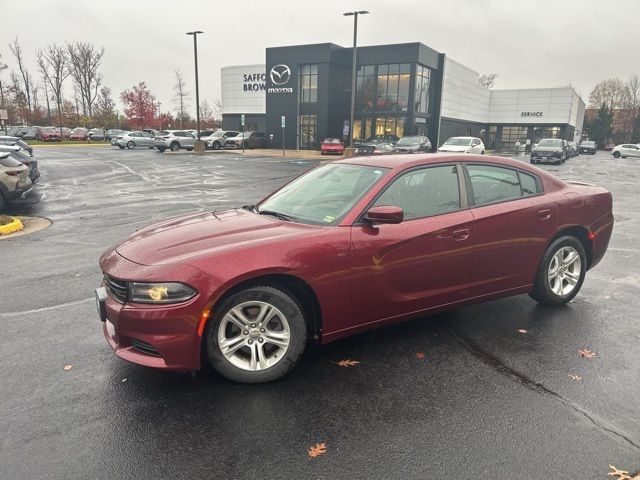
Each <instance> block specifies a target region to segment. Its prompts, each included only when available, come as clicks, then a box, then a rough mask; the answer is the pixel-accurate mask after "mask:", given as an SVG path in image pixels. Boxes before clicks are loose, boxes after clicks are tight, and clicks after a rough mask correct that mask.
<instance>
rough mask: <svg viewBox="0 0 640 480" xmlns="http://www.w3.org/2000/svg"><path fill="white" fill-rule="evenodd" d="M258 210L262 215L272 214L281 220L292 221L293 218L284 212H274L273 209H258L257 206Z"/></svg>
mask: <svg viewBox="0 0 640 480" xmlns="http://www.w3.org/2000/svg"><path fill="white" fill-rule="evenodd" d="M256 210H257V212H258V213H259V214H260V215H271V216H273V217H276V218H279V219H280V220H284V221H285V222H290V221H292V220H293V217H291V216H289V215H285V214H284V213H280V212H274V211H272V210H258V209H257V208H256Z"/></svg>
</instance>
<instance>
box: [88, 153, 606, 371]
mask: <svg viewBox="0 0 640 480" xmlns="http://www.w3.org/2000/svg"><path fill="white" fill-rule="evenodd" d="M611 208H612V198H611V194H610V193H609V192H608V191H607V190H605V189H603V188H600V187H597V186H594V185H589V184H585V183H578V182H562V181H560V180H558V179H557V178H555V177H553V176H552V175H550V174H548V173H546V172H544V171H543V170H540V169H538V168H536V167H533V166H530V165H527V164H524V163H522V162H520V161H516V160H511V159H508V158H500V157H484V156H483V157H482V158H480V157H478V156H473V155H463V154H435V155H420V156H410V157H409V156H401V155H391V156H384V157H376V158H362V157H361V158H357V159H350V160H342V161H338V162H334V163H329V164H326V165H322V166H320V167H317V168H315V169H313V170H311V171H309V172H307V173H305V174H304V175H302V176H300V177H298V178H297V179H295V180H293V181H292V182H291V183H289V184H287V185H285V186H284V187H282V188H280V189H279V190H277V191H276V192H274V193H273V194H271V195H270V196H268V197H267V198H265V199H264V200H262V201H261V202H260V203H258V204H257V205H247V206H245V207H243V208H238V209H232V210H224V211H216V212H203V213H197V214H193V215H188V216H185V217H180V218H176V219H172V220H167V221H165V222H161V223H157V224H155V225H151V226H149V227H147V228H144V229H142V230H139V231H137V232H135V233H133V234H132V235H131V236H129V237H128V238H126V239H125V240H123V241H122V242H121V243H119V244H117V245H116V246H115V247H114V248H112V249H110V250H108V251H107V252H105V253H104V254H103V255H102V257H101V258H100V267H101V269H102V271H103V272H104V282H103V285H102V286H101V287H100V288H98V289H97V291H96V295H97V302H98V309H99V314H100V318H101V320H102V321H103V322H104V323H103V330H104V335H105V337H106V339H107V341H108V342H109V344H110V345H111V347H112V348H113V349H114V350H115V353H116V355H118V356H119V357H121V358H124V359H125V360H129V361H131V362H135V363H138V364H140V365H145V366H148V367H156V368H163V369H169V370H176V371H195V370H198V369H200V366H201V358H206V359H208V361H209V362H210V363H211V365H212V366H213V367H214V368H215V370H217V371H218V372H219V373H220V374H222V375H223V376H225V377H227V378H229V379H232V380H235V381H239V382H247V383H257V382H267V381H271V380H275V379H277V378H279V377H281V376H282V375H284V374H286V373H287V372H288V371H289V370H290V369H291V368H293V366H294V365H295V364H296V362H297V361H298V359H299V358H300V356H301V354H302V352H303V350H304V348H305V345H306V344H307V343H308V342H309V341H316V342H321V343H326V342H331V341H333V340H336V339H339V338H342V337H345V336H347V335H352V334H354V333H357V332H362V331H365V330H368V329H372V328H376V327H379V326H381V325H388V324H391V323H395V322H399V321H402V320H406V319H410V318H415V317H419V316H424V315H425V314H429V313H432V312H436V311H439V310H444V309H450V308H453V307H456V306H459V305H465V304H470V303H477V302H484V301H487V300H491V299H496V298H500V297H505V296H508V295H516V294H523V293H528V294H529V295H530V296H531V297H532V298H533V299H535V300H536V301H538V302H540V303H543V304H547V305H562V304H565V303H567V302H568V301H570V300H571V299H572V298H573V297H575V295H576V294H577V293H578V291H579V290H580V287H581V286H582V282H583V281H584V277H585V273H586V271H587V270H588V269H590V268H593V267H594V266H595V265H596V264H597V263H598V262H599V261H600V260H601V259H602V257H603V255H604V253H605V251H606V249H607V245H608V243H609V238H610V237H611V232H612V229H613V215H612V213H611ZM202 354H204V355H202Z"/></svg>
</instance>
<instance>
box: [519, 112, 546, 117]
mask: <svg viewBox="0 0 640 480" xmlns="http://www.w3.org/2000/svg"><path fill="white" fill-rule="evenodd" d="M520 116H521V117H541V116H542V112H520Z"/></svg>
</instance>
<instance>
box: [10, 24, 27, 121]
mask: <svg viewBox="0 0 640 480" xmlns="http://www.w3.org/2000/svg"><path fill="white" fill-rule="evenodd" d="M9 50H11V53H13V56H14V57H15V58H16V62H18V70H20V75H22V82H23V84H24V92H25V95H26V98H27V108H28V110H29V115H31V111H32V110H31V90H32V86H31V75H30V74H29V71H28V70H27V67H26V66H25V64H24V57H23V56H22V47H21V46H20V44H19V43H18V37H16V38H15V40H14V41H13V42H11V43H10V44H9Z"/></svg>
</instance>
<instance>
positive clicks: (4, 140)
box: [0, 135, 33, 157]
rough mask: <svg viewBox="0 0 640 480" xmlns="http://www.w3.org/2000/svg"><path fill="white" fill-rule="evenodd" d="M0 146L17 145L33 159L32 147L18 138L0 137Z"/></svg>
mask: <svg viewBox="0 0 640 480" xmlns="http://www.w3.org/2000/svg"><path fill="white" fill-rule="evenodd" d="M0 145H17V146H18V147H20V148H22V149H23V150H25V151H26V152H28V153H29V155H31V156H32V157H33V147H32V146H31V145H29V144H28V143H27V142H25V141H24V140H22V139H20V138H18V137H11V136H5V135H0Z"/></svg>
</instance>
